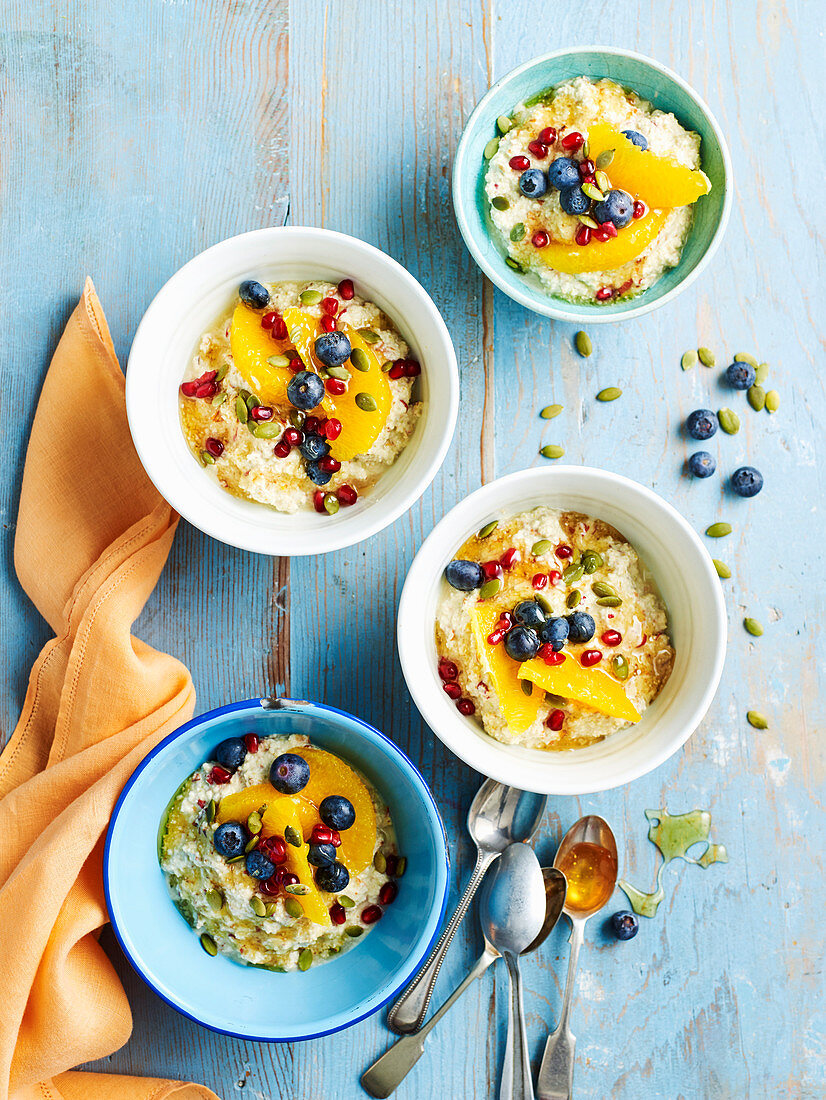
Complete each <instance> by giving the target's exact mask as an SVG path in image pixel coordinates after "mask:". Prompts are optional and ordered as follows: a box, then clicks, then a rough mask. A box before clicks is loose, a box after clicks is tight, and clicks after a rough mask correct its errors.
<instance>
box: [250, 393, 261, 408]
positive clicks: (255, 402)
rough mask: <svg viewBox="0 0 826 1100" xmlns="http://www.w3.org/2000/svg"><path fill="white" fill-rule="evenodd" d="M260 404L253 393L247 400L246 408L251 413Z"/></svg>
mask: <svg viewBox="0 0 826 1100" xmlns="http://www.w3.org/2000/svg"><path fill="white" fill-rule="evenodd" d="M260 404H261V402H260V401H259V400H258V398H257V397H256V396H255V394H254V393H251V394H250V395H249V397H248V398H247V408H248V409H249V411H250V412H252V410H253V409H257V408H258V406H259V405H260Z"/></svg>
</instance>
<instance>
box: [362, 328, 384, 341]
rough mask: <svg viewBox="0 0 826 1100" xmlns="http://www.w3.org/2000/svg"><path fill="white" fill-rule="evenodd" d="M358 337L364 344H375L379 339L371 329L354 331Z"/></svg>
mask: <svg viewBox="0 0 826 1100" xmlns="http://www.w3.org/2000/svg"><path fill="white" fill-rule="evenodd" d="M356 331H357V332H358V334H359V336H360V337H361V338H362V340H363V341H364V342H365V344H377V343H378V342H379V340H380V339H381V337H380V336H379V334H378V333H377V332H374V331H373V330H372V329H371V328H360V329H356Z"/></svg>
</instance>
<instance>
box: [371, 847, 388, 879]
mask: <svg viewBox="0 0 826 1100" xmlns="http://www.w3.org/2000/svg"><path fill="white" fill-rule="evenodd" d="M373 866H374V867H375V868H376V870H377V871H378V873H379V874H380V875H383V874H384V872H385V871H386V870H387V857H386V856H385V854H384V852H376V854H375V855H374V856H373Z"/></svg>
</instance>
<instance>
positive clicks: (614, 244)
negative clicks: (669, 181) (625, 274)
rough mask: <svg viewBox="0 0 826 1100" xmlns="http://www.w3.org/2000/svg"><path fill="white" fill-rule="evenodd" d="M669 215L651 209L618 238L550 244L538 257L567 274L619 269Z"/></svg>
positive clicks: (649, 241) (648, 240)
mask: <svg viewBox="0 0 826 1100" xmlns="http://www.w3.org/2000/svg"><path fill="white" fill-rule="evenodd" d="M624 140H625V139H624V138H623V141H624ZM666 215H667V212H666V211H664V210H649V211H648V212H647V213H646V214H644V215H643V216H642V217H641V218H639V219H638V220H637V221H633V222H631V224H630V225H627V226H626V227H625V229H620V231H619V233H617V235H616V237H611V239H610V240H607V241H604V242H603V241H595V240H593V239H592V240H591V242H590V244H587V245H584V246H583V247H582V248H580V246H579V245H578V244H574V243H573V242H571V243H570V244H553V243H551V244H549V245H548V246H547V248H543V249H542V250H541V251H539V252H537V256H538V257H539V258H540V259H541V260H542V262H543V263H546V264H547V265H548V266H549V267H552V268H553V269H554V271H564V272H566V273H567V274H568V275H577V274H579V273H580V272H584V271H616V270H617V269H618V268H620V267H622V266H623V265H624V264H627V263H630V262H631V260H635V259H636V258H637V256H639V255H640V253H641V252H644V251H645V249H646V248H648V246H649V245H650V244H651V242H652V241H653V240H654V238H655V237H656V236H657V234H658V233H659V231H660V229H661V228H662V225H663V222H664V221H665V219H666Z"/></svg>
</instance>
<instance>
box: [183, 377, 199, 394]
mask: <svg viewBox="0 0 826 1100" xmlns="http://www.w3.org/2000/svg"><path fill="white" fill-rule="evenodd" d="M197 389H198V383H197V382H194V381H193V382H181V393H182V394H183V395H184V397H194V396H195V393H196V391H197Z"/></svg>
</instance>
